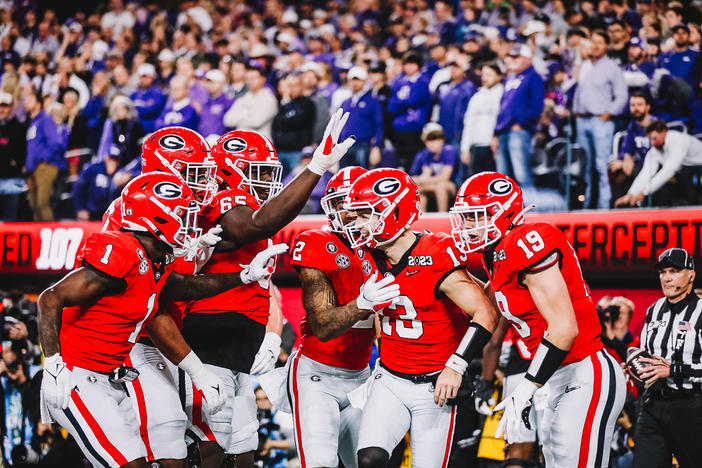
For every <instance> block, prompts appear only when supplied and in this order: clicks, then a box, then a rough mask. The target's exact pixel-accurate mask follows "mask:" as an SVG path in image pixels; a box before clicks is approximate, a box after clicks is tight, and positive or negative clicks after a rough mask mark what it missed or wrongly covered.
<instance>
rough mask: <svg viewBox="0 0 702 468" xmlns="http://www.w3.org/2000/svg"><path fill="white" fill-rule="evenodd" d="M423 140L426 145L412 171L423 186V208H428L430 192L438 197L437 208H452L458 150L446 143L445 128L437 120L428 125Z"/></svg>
mask: <svg viewBox="0 0 702 468" xmlns="http://www.w3.org/2000/svg"><path fill="white" fill-rule="evenodd" d="M422 141H423V142H424V145H425V146H426V149H424V150H422V151H420V152H419V153H417V155H416V156H415V157H414V162H413V163H412V169H411V170H410V175H411V176H412V180H414V183H415V184H417V188H419V196H420V199H421V202H422V211H425V212H426V210H427V202H428V196H431V197H432V198H434V199H435V200H436V209H437V211H439V212H441V213H445V212H447V211H448V209H449V199H450V198H451V197H453V196H454V195H455V194H456V184H455V183H454V181H453V178H454V175H455V173H456V169H457V167H458V160H459V155H458V151H456V149H455V148H454V147H453V146H451V145H447V144H445V143H446V142H445V139H444V129H443V128H442V127H441V125H439V124H438V123H435V122H429V123H428V124H426V125H425V126H424V129H423V130H422Z"/></svg>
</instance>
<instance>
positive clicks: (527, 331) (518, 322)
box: [495, 291, 531, 338]
mask: <svg viewBox="0 0 702 468" xmlns="http://www.w3.org/2000/svg"><path fill="white" fill-rule="evenodd" d="M495 301H497V306H498V307H499V308H500V312H502V315H503V316H504V317H505V318H506V319H507V320H509V321H510V322H512V324H513V325H514V329H515V330H516V331H517V334H519V336H521V337H522V338H527V337H528V336H529V335H531V328H529V325H527V323H526V322H525V321H524V320H522V319H520V318H519V317H516V316H514V315H512V314H511V313H510V311H509V304H507V296H505V295H504V294H503V293H502V292H500V291H495Z"/></svg>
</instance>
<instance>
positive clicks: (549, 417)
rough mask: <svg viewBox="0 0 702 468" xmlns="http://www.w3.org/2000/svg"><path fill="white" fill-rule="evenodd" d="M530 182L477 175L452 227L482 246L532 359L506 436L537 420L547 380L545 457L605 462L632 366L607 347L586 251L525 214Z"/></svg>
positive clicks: (508, 409)
mask: <svg viewBox="0 0 702 468" xmlns="http://www.w3.org/2000/svg"><path fill="white" fill-rule="evenodd" d="M525 212H526V210H525V209H524V208H523V204H522V191H521V189H520V188H519V186H518V185H517V184H516V183H515V182H514V181H513V180H512V179H511V178H509V177H507V176H504V175H502V174H498V173H495V172H483V173H480V174H477V175H474V176H473V177H471V178H469V179H468V180H467V181H466V182H464V184H463V185H462V186H461V189H460V190H459V191H458V194H457V195H456V203H455V205H454V207H453V208H452V209H451V213H450V216H451V224H452V235H453V237H454V240H455V243H456V247H457V248H458V249H459V250H461V251H462V252H464V253H468V252H476V251H480V252H483V263H484V266H485V271H486V272H487V274H488V277H489V279H490V286H491V289H492V291H493V293H494V296H495V300H496V302H497V304H498V306H499V308H500V312H502V315H503V316H504V317H506V318H507V319H508V320H509V321H510V322H511V323H512V326H513V327H514V328H515V330H516V332H517V333H518V334H519V336H520V337H521V338H522V340H523V341H524V342H525V344H526V346H527V348H528V352H529V353H530V355H531V359H532V361H531V364H530V365H529V369H528V371H527V373H526V376H525V378H523V379H522V380H521V381H520V382H519V384H518V385H517V386H516V388H515V389H514V391H513V392H512V393H511V394H510V395H508V396H507V397H506V398H505V399H504V400H503V401H502V402H501V403H500V404H499V405H497V406H496V407H495V411H499V410H504V414H503V416H502V419H501V420H500V424H499V426H498V429H497V437H499V436H500V435H501V434H502V433H504V435H505V439H506V440H507V442H510V441H512V440H516V439H517V438H518V437H519V434H520V432H521V426H527V427H533V425H534V420H533V415H532V413H533V411H531V405H532V397H533V395H534V393H535V392H536V391H537V390H538V389H539V388H540V387H542V386H543V385H544V384H546V383H547V382H548V386H547V397H546V398H547V406H546V409H545V411H544V422H543V424H540V427H544V428H546V429H547V432H546V433H544V434H542V443H543V447H544V455H545V458H546V466H547V467H552V466H582V467H585V466H588V467H597V468H599V467H603V466H607V465H608V463H609V451H610V444H611V441H612V433H613V431H614V425H615V422H616V419H617V417H618V416H619V413H620V411H621V409H622V406H623V405H624V398H625V394H626V390H625V382H624V374H623V372H622V370H621V368H620V367H619V365H618V364H617V362H616V361H615V360H614V359H613V358H612V357H611V356H610V355H609V354H608V353H607V352H606V351H605V350H604V348H603V345H602V341H601V340H600V334H601V332H602V331H601V327H600V323H599V320H598V318H597V312H596V310H595V306H594V304H593V303H592V299H591V298H590V292H589V289H588V287H587V285H586V284H585V281H584V280H583V277H582V273H581V271H580V265H579V263H578V259H577V256H576V254H575V251H574V250H573V248H572V247H571V245H570V244H569V243H568V241H567V240H566V238H565V236H564V235H563V233H561V231H560V230H559V229H558V228H556V227H555V226H553V225H551V224H546V223H524V222H523V221H524V214H525Z"/></svg>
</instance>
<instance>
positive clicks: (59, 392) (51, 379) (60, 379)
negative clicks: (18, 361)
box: [41, 353, 73, 409]
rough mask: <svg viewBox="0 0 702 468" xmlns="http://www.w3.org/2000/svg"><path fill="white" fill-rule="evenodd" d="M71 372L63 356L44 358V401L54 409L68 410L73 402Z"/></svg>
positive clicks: (42, 385) (42, 388)
mask: <svg viewBox="0 0 702 468" xmlns="http://www.w3.org/2000/svg"><path fill="white" fill-rule="evenodd" d="M72 390H73V386H72V385H71V371H70V370H68V368H67V367H66V364H64V362H63V359H61V355H60V354H58V353H56V354H54V355H53V356H49V357H47V358H44V375H43V376H42V380H41V393H42V395H43V397H44V401H45V402H46V403H47V404H48V405H49V406H51V407H53V408H58V409H66V408H68V403H69V402H70V401H71V391H72Z"/></svg>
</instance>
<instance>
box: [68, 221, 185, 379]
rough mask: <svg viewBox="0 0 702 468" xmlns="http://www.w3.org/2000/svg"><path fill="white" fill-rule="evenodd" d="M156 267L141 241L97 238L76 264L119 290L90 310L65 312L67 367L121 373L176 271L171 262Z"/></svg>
mask: <svg viewBox="0 0 702 468" xmlns="http://www.w3.org/2000/svg"><path fill="white" fill-rule="evenodd" d="M166 258H167V259H166V262H164V264H161V265H154V264H152V263H151V261H150V260H149V258H148V257H147V256H146V249H145V248H144V247H143V246H142V245H141V243H140V242H139V239H137V238H136V237H135V236H134V235H133V234H130V233H126V232H96V233H95V234H92V235H91V236H90V237H88V239H87V241H86V242H85V246H84V247H83V251H82V252H81V254H80V256H79V258H78V260H79V261H80V262H81V264H82V266H83V267H84V268H89V269H91V270H93V271H94V272H96V273H97V274H98V275H102V276H105V277H108V278H111V279H115V280H118V282H119V283H120V285H119V289H118V290H116V291H108V293H107V295H106V296H104V297H102V298H100V299H98V300H97V301H96V302H95V303H93V304H89V305H78V306H72V307H66V308H64V309H63V316H62V318H61V333H60V338H61V356H62V357H63V360H64V361H65V362H66V364H68V365H72V366H78V367H82V368H84V369H88V370H92V371H95V372H110V371H111V370H112V369H114V368H116V367H119V366H120V365H122V363H123V362H124V359H125V358H126V357H127V355H128V354H129V351H131V349H132V346H134V343H136V340H137V338H138V336H139V333H140V331H141V330H142V329H143V328H144V327H145V326H146V325H147V324H148V323H149V320H151V318H152V317H153V315H154V314H155V311H156V309H157V308H158V295H159V293H160V292H161V290H162V289H163V287H164V285H165V284H166V281H167V280H168V277H169V276H170V274H171V272H172V271H173V256H172V255H167V256H166Z"/></svg>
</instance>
